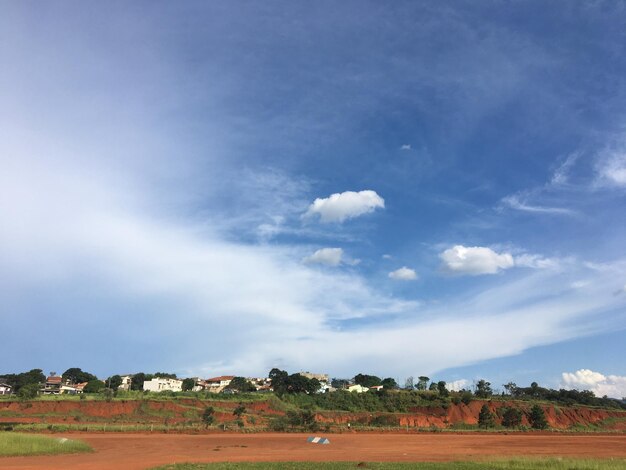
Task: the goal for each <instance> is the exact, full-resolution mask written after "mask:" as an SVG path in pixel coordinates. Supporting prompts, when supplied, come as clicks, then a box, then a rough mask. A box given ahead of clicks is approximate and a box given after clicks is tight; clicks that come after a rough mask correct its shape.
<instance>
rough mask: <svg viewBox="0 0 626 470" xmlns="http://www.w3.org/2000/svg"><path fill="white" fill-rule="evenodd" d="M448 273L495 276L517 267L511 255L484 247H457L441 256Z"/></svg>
mask: <svg viewBox="0 0 626 470" xmlns="http://www.w3.org/2000/svg"><path fill="white" fill-rule="evenodd" d="M439 258H440V259H441V261H442V262H443V267H444V269H445V270H446V271H448V272H451V273H454V274H469V275H471V276H476V275H480V274H495V273H497V272H498V271H500V270H502V269H509V268H512V267H513V266H515V261H514V259H513V256H512V255H511V254H510V253H496V252H495V251H493V250H492V249H491V248H487V247H482V246H463V245H455V246H453V247H452V248H448V249H447V250H445V251H443V252H442V253H440V254H439Z"/></svg>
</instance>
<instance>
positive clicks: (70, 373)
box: [61, 367, 98, 384]
mask: <svg viewBox="0 0 626 470" xmlns="http://www.w3.org/2000/svg"><path fill="white" fill-rule="evenodd" d="M61 377H62V378H63V381H64V382H65V381H67V382H69V383H72V384H82V383H84V382H91V381H92V380H97V379H98V377H96V376H95V375H93V374H90V373H89V372H84V371H83V370H82V369H81V368H80V367H70V368H69V369H67V370H66V371H65V372H63V375H62V376H61Z"/></svg>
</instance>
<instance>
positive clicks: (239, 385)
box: [226, 377, 256, 393]
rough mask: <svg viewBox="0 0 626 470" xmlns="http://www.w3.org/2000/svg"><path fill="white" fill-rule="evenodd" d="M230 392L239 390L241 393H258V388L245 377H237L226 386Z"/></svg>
mask: <svg viewBox="0 0 626 470" xmlns="http://www.w3.org/2000/svg"><path fill="white" fill-rule="evenodd" d="M226 388H228V389H230V390H237V391H239V392H242V393H245V392H256V387H255V386H254V385H252V384H251V383H250V381H249V380H248V379H246V378H244V377H235V378H234V379H233V380H231V381H230V383H229V384H228V385H227V386H226Z"/></svg>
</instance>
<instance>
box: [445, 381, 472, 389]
mask: <svg viewBox="0 0 626 470" xmlns="http://www.w3.org/2000/svg"><path fill="white" fill-rule="evenodd" d="M469 385H470V381H469V380H467V379H459V380H454V381H452V382H448V383H446V388H447V389H448V390H450V391H451V392H458V391H460V390H467V389H468V387H469Z"/></svg>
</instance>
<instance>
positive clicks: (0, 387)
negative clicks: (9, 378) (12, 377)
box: [0, 383, 12, 395]
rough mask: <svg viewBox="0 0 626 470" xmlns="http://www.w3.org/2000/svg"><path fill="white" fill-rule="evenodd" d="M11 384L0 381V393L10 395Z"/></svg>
mask: <svg viewBox="0 0 626 470" xmlns="http://www.w3.org/2000/svg"><path fill="white" fill-rule="evenodd" d="M11 390H12V388H11V386H10V385H9V384H5V383H0V395H11Z"/></svg>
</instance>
